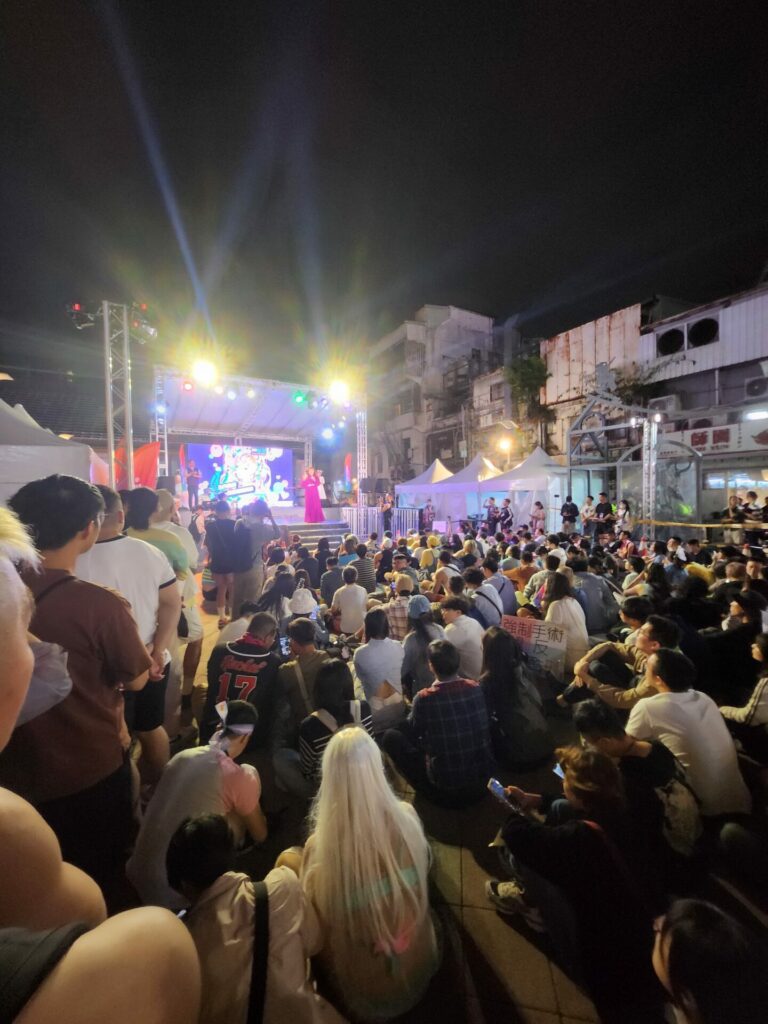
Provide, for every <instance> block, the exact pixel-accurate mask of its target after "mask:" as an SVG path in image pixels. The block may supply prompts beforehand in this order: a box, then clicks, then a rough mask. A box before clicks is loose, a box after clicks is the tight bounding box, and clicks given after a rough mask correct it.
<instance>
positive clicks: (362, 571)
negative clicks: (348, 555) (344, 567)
mask: <svg viewBox="0 0 768 1024" xmlns="http://www.w3.org/2000/svg"><path fill="white" fill-rule="evenodd" d="M355 554H356V556H357V557H356V558H355V559H354V561H352V562H350V563H349V564H350V565H351V566H352V567H353V568H354V569H356V570H357V582H358V583H359V584H360V586H361V587H364V588H365V590H366V593H368V594H372V593H373V592H374V590H376V569H375V568H374V565H373V559H372V558H371V557H370V555H369V554H368V548H367V547H366V546H365V544H358V545H357V547H356V548H355Z"/></svg>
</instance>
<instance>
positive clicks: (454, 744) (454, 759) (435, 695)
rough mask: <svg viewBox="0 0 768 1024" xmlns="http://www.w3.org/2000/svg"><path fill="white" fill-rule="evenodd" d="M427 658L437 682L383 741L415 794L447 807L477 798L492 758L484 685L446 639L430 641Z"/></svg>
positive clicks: (423, 694) (483, 786)
mask: <svg viewBox="0 0 768 1024" xmlns="http://www.w3.org/2000/svg"><path fill="white" fill-rule="evenodd" d="M455 600H460V598H456V599H455ZM468 621H472V620H468ZM448 632H449V631H448V630H446V636H447V635H448ZM429 663H430V667H431V669H432V671H433V672H434V674H435V678H436V682H435V683H434V684H433V685H432V686H430V687H429V688H428V689H425V690H421V691H420V692H419V693H417V694H416V696H415V697H414V698H413V704H412V706H411V712H410V714H409V716H408V718H407V719H405V720H404V721H403V722H402V723H401V724H400V725H399V726H398V727H397V728H396V729H388V730H387V731H386V732H385V733H384V735H383V737H382V739H381V746H382V748H383V749H384V750H385V751H386V752H387V754H389V756H390V757H391V758H392V760H393V761H394V763H395V766H396V767H397V768H398V770H399V771H401V772H402V773H403V775H404V776H405V778H406V779H407V780H408V782H410V784H411V785H412V786H413V788H414V789H415V790H416V791H417V793H421V794H423V795H424V796H426V797H428V798H429V799H430V800H432V801H434V802H435V803H438V804H443V805H445V806H452V807H461V806H465V805H468V804H471V803H476V802H477V801H478V800H480V799H481V798H482V797H483V795H484V792H485V783H486V781H487V779H488V774H489V772H490V768H491V765H492V763H493V752H492V748H491V737H490V723H489V719H488V710H487V706H486V703H485V697H484V695H483V691H482V688H481V687H480V685H479V684H478V683H476V682H473V681H472V680H469V679H463V678H462V677H461V676H460V675H459V671H460V659H459V651H458V650H457V648H456V647H454V646H453V644H452V643H450V642H449V640H448V639H446V640H434V641H433V642H432V643H431V644H430V645H429ZM478 675H479V673H478Z"/></svg>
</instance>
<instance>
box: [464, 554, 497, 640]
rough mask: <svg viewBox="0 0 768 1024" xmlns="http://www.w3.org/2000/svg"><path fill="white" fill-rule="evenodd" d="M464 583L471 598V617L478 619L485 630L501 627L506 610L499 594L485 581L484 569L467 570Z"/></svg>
mask: <svg viewBox="0 0 768 1024" xmlns="http://www.w3.org/2000/svg"><path fill="white" fill-rule="evenodd" d="M464 582H465V584H466V591H465V593H466V595H467V597H468V598H469V613H468V614H469V615H470V616H471V617H472V618H473V619H477V621H478V622H479V623H480V625H481V626H482V627H483V629H488V628H489V627H490V626H499V625H501V617H502V615H503V614H504V608H503V605H502V603H501V598H500V597H499V592H498V591H497V590H496V588H495V587H494V586H492V584H491V583H489V582H487V581H486V579H485V574H484V573H483V570H482V569H476V568H471V569H465V570H464Z"/></svg>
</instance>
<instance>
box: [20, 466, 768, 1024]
mask: <svg viewBox="0 0 768 1024" xmlns="http://www.w3.org/2000/svg"><path fill="white" fill-rule="evenodd" d="M599 498H600V500H599V501H598V503H597V505H595V506H594V507H593V508H591V509H589V508H588V509H587V512H586V514H585V509H584V506H582V508H581V509H579V508H578V507H577V506H576V505H575V503H574V502H573V501H572V500H571V498H570V497H569V498H568V499H567V501H566V503H565V504H564V506H563V509H562V518H563V527H564V529H563V531H562V532H559V533H550V534H546V533H545V532H544V530H543V528H542V527H543V521H542V520H540V518H539V519H536V524H537V525H534V527H533V528H531V525H530V523H528V522H527V523H526V524H525V526H524V527H523V528H519V529H515V527H514V524H513V522H512V516H511V513H510V512H509V502H505V503H503V505H502V507H501V509H496V510H495V512H498V513H500V514H499V515H496V514H495V513H494V514H492V515H490V516H489V518H488V522H487V523H486V525H485V526H484V527H482V528H480V529H478V530H474V529H470V528H469V526H468V525H467V524H462V528H461V529H460V531H459V532H457V533H454V534H451V535H438V534H436V533H434V532H432V531H431V529H428V532H426V533H419V532H413V533H411V534H409V535H407V536H401V537H398V536H396V535H393V534H392V532H391V531H389V530H387V531H385V532H384V533H383V535H382V536H380V537H379V536H378V535H376V534H371V535H370V536H369V537H368V538H358V537H354V536H351V535H350V536H347V537H344V538H343V539H342V542H341V544H340V545H338V546H336V545H332V544H330V543H329V542H328V541H327V540H321V541H320V542H319V543H317V544H316V545H308V544H305V543H304V542H303V541H302V538H301V537H300V536H298V535H287V534H286V533H285V531H281V530H280V528H279V527H278V526H277V525H276V523H275V521H274V519H273V518H272V516H271V513H270V511H269V509H268V507H267V506H266V505H265V504H264V503H263V502H255V503H254V504H253V505H252V506H250V507H247V508H246V509H244V510H242V511H241V512H240V513H238V514H234V513H233V510H231V509H230V508H229V506H228V505H227V504H226V503H225V502H219V503H217V504H216V506H215V508H214V509H213V511H212V513H211V514H210V515H208V516H205V515H204V514H203V513H198V514H197V515H196V516H195V517H194V518H193V519H190V520H189V521H188V525H185V521H184V519H185V517H184V515H183V512H184V510H179V509H178V508H177V506H176V502H175V501H174V498H173V496H172V495H171V494H170V493H169V492H166V491H162V490H161V491H159V492H158V491H153V490H150V489H148V488H136V489H134V490H131V491H127V492H121V493H120V494H118V493H117V492H115V491H112V490H110V489H109V488H106V487H93V486H91V485H89V484H87V483H85V482H84V481H82V480H78V479H75V478H72V477H66V476H52V477H48V478H46V479H44V480H38V481H34V482H32V483H29V484H27V485H25V486H24V487H22V488H21V489H20V490H19V491H18V493H17V494H16V495H14V496H13V497H12V498H11V500H10V501H9V507H8V509H0V606H2V609H3V616H2V619H0V628H2V629H3V631H4V638H3V639H4V643H3V645H2V648H0V651H1V653H0V657H2V658H3V659H4V675H3V680H4V681H3V684H2V686H1V687H0V751H2V752H1V753H0V785H2V786H3V787H4V788H3V789H2V790H0V830H2V839H3V842H2V843H0V862H3V863H5V865H6V870H5V872H4V873H3V878H4V881H3V882H0V928H2V930H1V931H0V950H2V962H3V965H4V968H3V977H2V978H0V1002H1V1003H2V1005H3V1007H4V1008H6V1007H10V1010H8V1012H7V1016H6V1018H4V1019H8V1020H14V1019H16V1018H17V1017H18V1019H19V1021H22V1022H23V1024H40V1022H43V1021H49V1020H52V1019H53V1014H54V1013H56V1014H57V1016H58V1017H59V1018H62V1017H63V1018H64V1019H66V1020H72V1021H77V1022H80V1021H91V1020H94V1021H95V1020H96V1019H97V1015H98V1019H99V1020H101V1019H103V1017H104V1016H105V1014H106V1013H109V1014H110V1015H111V1016H112V1017H113V1018H115V1017H117V1018H118V1020H119V1019H120V1016H121V1014H124V1015H125V1016H126V1017H127V1016H128V1013H129V1012H130V1014H131V1016H132V1017H135V1015H136V1013H142V1012H143V1010H144V1007H145V1006H147V1007H148V1006H149V1005H150V1004H151V1006H152V1009H151V1012H150V1011H149V1009H147V1010H146V1016H147V1019H149V1020H152V1021H157V1022H162V1021H169V1022H175V1021H179V1022H181V1021H185V1022H188V1021H193V1020H195V1019H199V1020H200V1021H203V1022H216V1024H218V1022H220V1021H221V1022H223V1021H225V1020H226V1021H227V1022H231V1021H233V1020H234V1021H246V1020H247V1021H249V1022H250V1021H252V1020H254V1021H255V1020H257V1019H258V1020H261V1019H263V1020H265V1021H284V1020H287V1019H290V1018H291V1016H295V1018H296V1019H297V1020H299V1021H318V1022H319V1021H343V1020H351V1021H383V1020H388V1019H392V1018H395V1017H397V1016H398V1015H401V1014H403V1013H405V1012H406V1011H408V1010H410V1009H411V1008H413V1007H415V1006H417V1005H418V1003H419V1001H420V1000H421V999H422V997H423V996H424V994H425V993H426V992H427V990H428V988H429V986H430V982H431V980H432V978H433V977H434V975H435V972H436V971H437V969H438V967H439V964H440V958H441V955H442V954H441V951H442V943H441V935H440V927H439V923H438V922H437V921H436V919H435V915H434V913H433V909H432V907H431V904H430V889H429V884H428V874H429V867H430V848H429V844H428V840H427V837H426V834H425V830H424V826H423V824H422V821H421V819H420V817H419V814H418V813H417V810H416V808H418V807H419V805H420V801H425V802H426V803H431V804H436V805H439V806H442V807H444V808H448V809H449V810H453V809H459V808H472V807H473V806H475V805H477V804H479V802H480V801H481V800H484V799H487V800H490V799H491V798H490V797H489V796H488V788H489V780H490V779H492V778H493V777H494V776H497V775H499V774H502V775H503V774H504V773H506V776H507V778H509V775H510V773H513V774H514V773H515V772H519V771H530V770H531V769H536V768H544V769H548V767H550V766H554V770H555V771H556V773H557V774H558V775H559V776H560V778H561V780H562V786H561V788H560V791H559V792H558V793H557V794H556V795H554V796H553V795H552V793H544V794H542V793H532V792H526V791H525V790H524V789H522V788H520V787H518V786H515V785H507V786H506V787H502V786H496V787H493V788H494V789H495V795H496V796H497V798H498V800H499V804H498V808H499V830H498V834H497V835H496V837H495V838H494V837H493V836H492V835H491V836H488V841H489V842H492V845H493V846H495V847H497V848H498V851H499V862H500V877H499V878H498V879H490V880H489V881H488V883H487V889H486V891H487V896H488V899H489V901H490V902H489V905H492V906H494V907H495V908H496V909H497V910H498V911H499V912H500V913H502V914H506V915H515V916H517V917H518V918H519V919H520V921H521V923H522V924H523V926H524V927H528V928H530V929H533V930H534V931H546V932H547V933H548V935H549V937H550V940H551V943H552V945H553V947H554V949H555V950H556V952H557V955H558V958H559V959H560V960H561V962H563V963H564V964H566V965H567V967H568V969H569V972H570V973H571V974H572V976H573V977H574V978H576V979H577V980H578V981H579V982H580V983H581V984H582V985H583V986H584V987H585V989H586V990H587V991H588V992H589V994H590V996H591V997H592V998H593V1000H594V1001H595V1004H596V1006H597V1008H598V1012H599V1013H600V1015H601V1019H602V1020H604V1021H606V1022H611V1021H622V1022H631V1021H635V1020H637V1021H644V1022H647V1021H655V1020H661V1019H663V1017H662V1014H663V1012H664V1004H665V1003H667V1004H670V1005H672V1006H673V1007H674V1009H675V1012H676V1013H677V1015H678V1020H680V1021H687V1022H688V1024H698V1022H702V1024H704V1022H706V1024H715V1022H718V1024H719V1022H724V1021H731V1020H739V1021H743V1022H745V1024H751V1022H756V1021H758V1020H763V1019H764V1018H765V1014H766V1006H768V1002H766V999H767V997H768V991H767V989H766V972H765V963H766V961H765V954H764V951H763V947H762V945H761V942H760V941H759V940H757V939H756V938H755V937H754V936H753V935H752V934H751V933H750V932H749V931H747V930H746V929H745V927H744V926H743V925H742V924H740V923H738V922H737V921H736V920H735V919H734V918H732V917H731V916H729V915H728V914H727V913H725V912H724V911H723V910H721V909H719V908H718V907H717V906H715V905H713V904H712V903H711V902H710V901H708V900H707V899H704V898H703V897H704V896H706V895H708V893H709V890H708V888H707V886H708V879H709V872H710V869H711V867H712V866H713V864H715V863H717V864H722V863H728V864H730V865H731V866H734V865H735V867H736V869H743V870H744V871H745V872H746V873H747V874H748V875H749V874H750V872H751V877H752V879H754V877H755V876H760V874H761V871H762V869H761V867H760V865H762V864H764V858H765V852H766V847H765V846H764V845H763V843H764V841H763V833H762V827H763V818H764V812H765V806H764V805H765V783H766V778H767V777H768V731H767V726H768V632H766V631H765V628H764V626H765V621H764V616H765V613H766V611H767V610H768V563H767V562H766V557H765V555H764V554H763V552H762V549H761V548H760V547H759V546H754V545H749V544H748V541H749V539H754V538H748V537H747V536H746V535H745V536H744V537H741V538H739V539H738V542H734V538H729V540H730V541H731V542H729V543H726V544H724V545H719V546H715V545H702V544H700V543H699V542H698V541H695V540H690V541H685V542H684V541H683V540H682V539H680V538H677V537H672V538H670V539H669V540H668V541H665V542H662V541H656V542H654V543H652V544H651V545H650V546H648V545H646V544H645V543H644V542H643V541H642V540H636V539H635V535H636V530H635V529H634V527H633V524H632V522H631V513H630V508H629V504H628V503H627V502H619V504H618V506H617V507H616V508H614V506H613V505H612V503H610V502H609V501H608V498H607V495H600V496H599ZM588 501H589V499H588ZM502 514H504V515H503V522H502ZM431 525H432V521H430V523H429V526H430V527H431ZM577 525H580V526H581V531H580V532H579V531H577V530H576V526H577ZM494 527H496V529H494ZM742 541H743V542H744V543H743V544H742V543H741V542H742ZM205 559H207V567H206V568H207V572H206V573H204V574H203V578H202V587H201V585H200V582H199V577H200V572H199V570H200V569H201V567H202V564H203V561H204V560H205ZM206 604H207V606H208V607H209V608H210V611H211V613H212V614H215V615H216V616H217V618H218V625H219V629H220V632H219V634H218V636H217V638H216V642H215V644H214V646H213V648H212V650H211V651H210V654H209V657H208V661H207V671H206V676H207V687H205V688H203V689H202V692H198V691H197V690H196V689H195V680H196V678H197V676H198V671H197V670H198V665H199V662H200V659H201V656H202V650H203V633H204V620H203V617H202V616H201V607H202V608H205V607H206ZM516 618H536V619H540V620H542V621H544V622H547V623H550V624H551V625H552V626H553V628H556V630H557V632H558V633H559V634H561V635H562V636H563V637H564V673H563V674H562V675H559V676H558V675H555V674H553V673H552V671H544V670H543V669H541V667H540V666H539V664H538V662H536V660H535V659H532V658H530V657H529V656H528V655H527V654H526V652H525V651H524V649H523V648H522V647H521V645H520V643H518V641H517V640H516V639H515V637H514V636H513V635H512V633H513V632H514V631H513V630H512V629H511V621H512V620H513V619H516ZM554 718H559V719H560V724H561V725H562V724H563V723H566V724H568V723H569V722H572V724H571V725H570V726H569V727H570V729H571V731H572V737H573V743H572V744H571V745H569V746H557V745H556V743H555V741H554V739H553V735H552V722H553V719H554ZM172 750H176V751H177V752H175V753H174V754H173V756H171V751H172ZM403 780H405V781H406V782H407V783H408V784H409V785H410V787H412V789H413V790H414V791H415V793H416V799H415V803H411V802H409V801H408V800H405V799H402V798H401V796H399V795H398V791H400V792H401V783H402V781H403ZM267 797H271V798H274V799H278V800H283V801H288V802H292V803H293V804H294V805H298V806H301V807H302V808H305V809H306V836H305V842H304V843H303V846H301V847H298V846H297V847H291V848H288V849H286V850H285V851H284V852H283V853H281V854H280V856H279V857H278V859H277V861H276V863H275V866H274V868H273V870H271V871H270V872H269V873H268V874H267V875H266V877H265V878H264V879H263V880H254V879H251V878H250V877H249V876H248V875H247V874H244V873H243V872H241V871H238V870H237V864H238V856H239V855H240V854H241V853H242V851H243V849H244V848H247V847H248V846H249V845H252V844H257V845H258V844H263V843H264V842H265V840H266V839H267V837H268V834H269V831H270V827H271V826H270V816H269V814H267V813H265V810H264V808H265V806H267V805H268V804H269V801H268V800H267ZM734 851H736V853H737V854H738V856H735V857H734ZM125 908H133V909H125ZM179 912H184V913H185V916H184V918H183V923H182V921H180V920H179V918H177V917H176V916H174V914H175V913H179ZM107 914H110V915H111V916H107ZM6 966H7V968H8V969H7V970H6ZM96 971H98V975H96ZM138 979H140V983H139V984H137V981H138ZM86 986H87V987H88V989H89V991H93V990H94V989H97V990H98V991H97V995H96V996H94V999H93V1006H91V1003H90V1002H88V1003H87V1004H86V1003H85V1002H84V1001H82V1000H81V999H80V996H79V992H80V991H81V990H82V989H83V988H84V987H86ZM123 1004H124V1005H125V1008H124V1009H123Z"/></svg>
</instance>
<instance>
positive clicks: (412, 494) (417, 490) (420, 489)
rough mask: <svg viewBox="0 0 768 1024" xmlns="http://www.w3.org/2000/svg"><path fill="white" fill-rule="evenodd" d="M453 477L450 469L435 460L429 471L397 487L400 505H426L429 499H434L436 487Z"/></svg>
mask: <svg viewBox="0 0 768 1024" xmlns="http://www.w3.org/2000/svg"><path fill="white" fill-rule="evenodd" d="M451 476H452V474H451V471H450V469H448V467H447V466H444V465H443V463H442V462H441V461H440V459H435V461H434V462H433V463H432V465H431V466H430V467H429V468H428V469H425V470H424V472H423V473H420V474H419V476H415V477H414V478H413V480H406V481H405V482H404V483H402V484H396V485H395V494H396V495H397V498H398V503H399V504H400V505H401V506H403V505H424V504H425V502H426V501H427V499H428V498H432V497H434V495H433V493H432V492H433V490H434V485H435V484H438V483H441V482H442V481H445V480H448V479H449V478H450V477H451Z"/></svg>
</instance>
